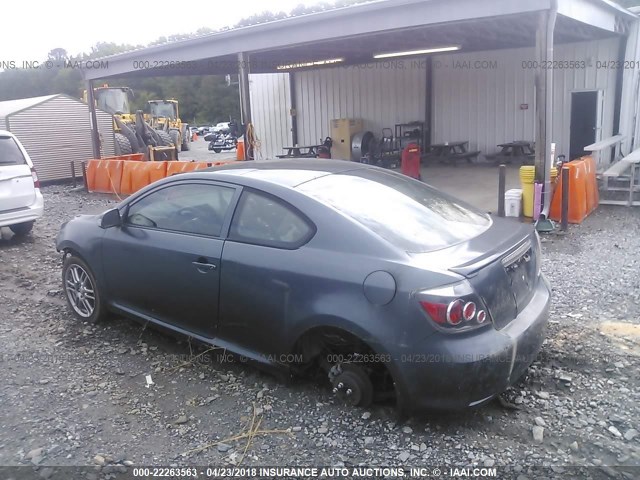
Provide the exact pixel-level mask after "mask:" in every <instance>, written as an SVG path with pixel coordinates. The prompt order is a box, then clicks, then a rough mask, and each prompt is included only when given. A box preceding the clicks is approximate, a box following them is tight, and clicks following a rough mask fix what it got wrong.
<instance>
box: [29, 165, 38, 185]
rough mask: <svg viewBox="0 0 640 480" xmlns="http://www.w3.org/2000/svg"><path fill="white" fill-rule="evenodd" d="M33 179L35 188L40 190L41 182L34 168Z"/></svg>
mask: <svg viewBox="0 0 640 480" xmlns="http://www.w3.org/2000/svg"><path fill="white" fill-rule="evenodd" d="M31 178H33V186H34V188H40V180H38V174H37V173H36V169H35V168H33V167H31Z"/></svg>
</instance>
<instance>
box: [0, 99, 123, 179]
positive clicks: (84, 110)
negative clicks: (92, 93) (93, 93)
mask: <svg viewBox="0 0 640 480" xmlns="http://www.w3.org/2000/svg"><path fill="white" fill-rule="evenodd" d="M96 113H97V118H98V131H99V133H100V138H101V144H102V147H101V153H102V155H104V156H111V155H114V133H113V117H112V116H111V115H110V114H108V113H106V112H103V111H101V110H97V112H96ZM0 130H8V131H10V132H12V133H13V134H14V135H15V136H16V137H18V139H19V140H20V142H21V143H22V144H23V145H24V148H25V149H26V150H27V152H28V153H29V156H30V157H31V160H33V164H34V166H35V168H36V171H37V172H38V177H39V178H40V180H42V181H52V180H61V179H65V178H69V177H70V176H71V167H70V162H71V161H74V162H76V163H77V164H78V165H77V172H78V173H79V172H80V170H79V162H82V161H84V160H89V159H91V158H93V149H92V144H91V123H90V115H89V106H88V105H87V104H85V103H83V102H81V101H80V100H77V99H75V98H72V97H69V96H68V95H64V94H57V95H46V96H43V97H33V98H21V99H18V100H8V101H4V102H0Z"/></svg>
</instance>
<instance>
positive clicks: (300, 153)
mask: <svg viewBox="0 0 640 480" xmlns="http://www.w3.org/2000/svg"><path fill="white" fill-rule="evenodd" d="M322 146H323V145H294V146H292V147H282V149H283V150H284V151H285V152H286V153H285V154H284V155H276V157H278V158H316V157H317V156H318V149H319V148H320V147H322Z"/></svg>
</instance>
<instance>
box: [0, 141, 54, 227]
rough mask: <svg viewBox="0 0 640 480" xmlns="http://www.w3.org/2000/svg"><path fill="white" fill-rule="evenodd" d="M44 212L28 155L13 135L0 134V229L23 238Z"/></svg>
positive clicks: (34, 173)
mask: <svg viewBox="0 0 640 480" xmlns="http://www.w3.org/2000/svg"><path fill="white" fill-rule="evenodd" d="M43 211H44V200H43V198H42V193H41V192H40V182H39V181H38V176H37V175H36V171H35V170H34V168H33V163H32V162H31V159H30V158H29V154H28V153H27V151H26V150H25V149H24V147H23V146H22V144H21V143H20V142H19V141H18V139H17V138H16V137H15V136H14V135H13V134H12V133H10V132H6V131H4V130H0V227H9V228H10V229H11V230H12V231H13V233H14V234H16V235H26V234H27V233H29V232H30V231H31V229H32V228H33V222H34V221H35V220H36V218H38V217H41V216H42V212H43Z"/></svg>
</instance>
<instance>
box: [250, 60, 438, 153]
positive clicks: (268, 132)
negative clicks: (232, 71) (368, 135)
mask: <svg viewBox="0 0 640 480" xmlns="http://www.w3.org/2000/svg"><path fill="white" fill-rule="evenodd" d="M288 77H289V76H288V74H286V73H276V74H260V75H252V76H251V110H252V116H253V121H254V124H255V126H256V130H257V133H258V135H259V137H260V140H261V141H262V153H263V156H264V158H274V157H275V155H279V154H281V153H283V152H282V147H283V146H284V145H289V144H290V143H291V117H290V115H289V110H290V108H291V106H290V101H289V98H290V97H289V95H290V94H289V79H288ZM294 78H295V91H296V107H297V108H296V110H297V116H298V144H300V145H305V144H306V145H309V144H314V145H315V144H317V143H318V142H319V141H320V140H321V139H324V138H325V137H327V136H329V135H330V134H331V131H330V127H329V122H330V121H331V120H333V119H335V118H362V119H363V120H364V126H365V129H367V130H371V131H372V132H374V133H375V134H377V135H380V134H381V130H382V128H384V127H389V128H392V129H393V128H394V125H395V124H396V123H406V122H411V121H415V120H424V118H425V101H426V89H425V85H426V71H425V67H424V62H419V61H416V62H409V61H403V62H380V63H378V64H370V65H359V66H351V67H336V68H325V69H322V70H315V71H305V72H295V77H294Z"/></svg>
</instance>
